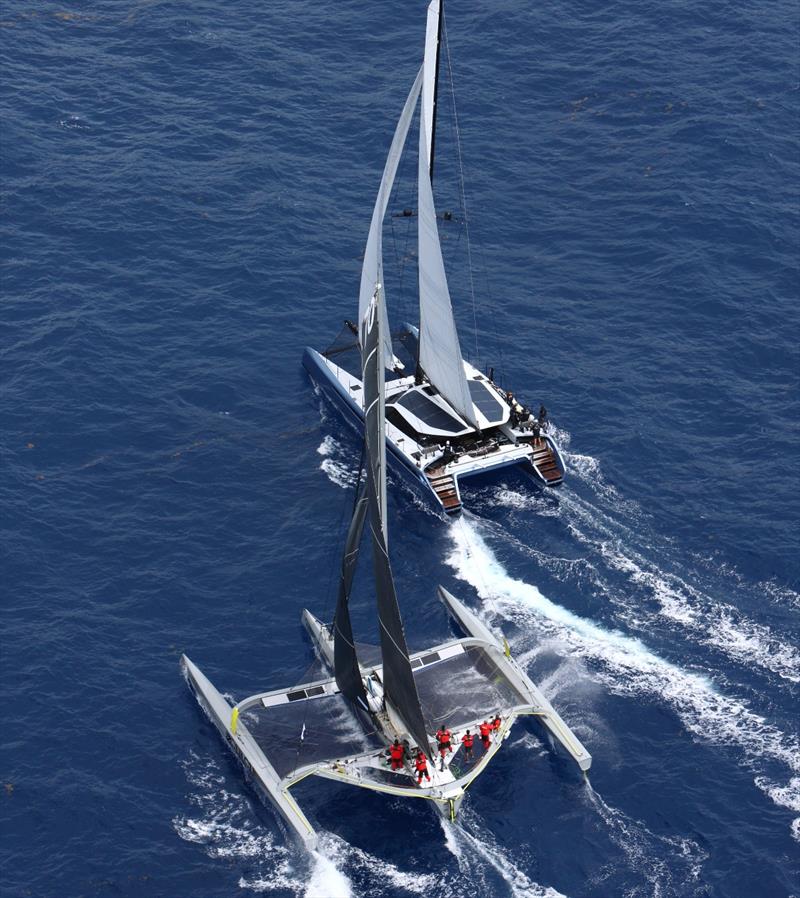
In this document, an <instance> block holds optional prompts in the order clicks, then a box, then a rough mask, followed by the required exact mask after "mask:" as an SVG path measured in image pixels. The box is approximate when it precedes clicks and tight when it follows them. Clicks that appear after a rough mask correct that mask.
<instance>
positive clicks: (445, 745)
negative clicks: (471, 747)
mask: <svg viewBox="0 0 800 898" xmlns="http://www.w3.org/2000/svg"><path fill="white" fill-rule="evenodd" d="M436 739H437V741H438V743H439V754H440V755H441V756H442V770H444V756H445V755H446V754H447V752H449V751H452V750H453V746H452V744H451V743H452V741H453V737H452V735H451V733H450V730H448V729H447V727H446V726H442V727H440V728H439V729H438V730H437V731H436Z"/></svg>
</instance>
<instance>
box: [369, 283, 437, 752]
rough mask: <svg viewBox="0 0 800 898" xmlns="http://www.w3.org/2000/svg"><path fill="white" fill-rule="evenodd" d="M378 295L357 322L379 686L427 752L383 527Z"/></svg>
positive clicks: (383, 440) (379, 292)
mask: <svg viewBox="0 0 800 898" xmlns="http://www.w3.org/2000/svg"><path fill="white" fill-rule="evenodd" d="M381 298H382V288H381V285H380V284H378V286H377V288H376V289H375V292H374V294H373V297H372V300H371V302H370V304H369V306H368V308H367V313H366V315H365V316H364V318H363V319H362V321H361V352H362V360H363V378H364V387H363V389H364V410H365V415H364V439H365V446H366V461H367V480H366V485H367V497H368V504H369V517H370V530H371V535H372V560H373V567H374V571H375V596H376V601H377V606H378V624H379V631H380V642H381V655H382V658H383V688H384V695H385V697H386V700H387V702H388V703H389V704H390V705H391V706H392V708H394V709H395V710H396V711H397V713H398V714H399V716H400V717H401V718H402V720H403V722H404V723H405V725H406V726H407V727H408V730H409V734H410V735H411V737H412V738H413V739H414V741H415V742H416V743H417V745H418V746H419V747H420V748H421V749H422V750H423V751H424V752H425V753H426V754H428V755H430V754H431V751H430V745H429V742H428V734H427V730H426V727H425V720H424V717H423V715H422V707H421V705H420V700H419V694H418V693H417V686H416V683H415V682H414V674H413V671H412V670H411V662H410V661H409V658H408V646H407V644H406V637H405V633H404V631H403V621H402V618H401V617H400V608H399V606H398V604H397V594H396V592H395V587H394V578H393V577H392V569H391V565H390V563H389V553H388V541H387V531H386V436H385V432H384V430H385V427H384V389H383V364H382V362H383V360H382V347H383V339H382V334H381V324H382V319H383V316H382V315H381V312H380V307H381Z"/></svg>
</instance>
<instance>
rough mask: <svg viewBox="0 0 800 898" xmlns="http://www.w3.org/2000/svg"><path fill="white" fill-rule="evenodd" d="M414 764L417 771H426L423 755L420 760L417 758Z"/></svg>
mask: <svg viewBox="0 0 800 898" xmlns="http://www.w3.org/2000/svg"><path fill="white" fill-rule="evenodd" d="M414 763H415V765H416V768H417V770H419V771H420V772H422V771H423V770H427V769H428V761H427V759H426V758H425V755H423V756H422V757H421V758H417V760H416V761H415V762H414Z"/></svg>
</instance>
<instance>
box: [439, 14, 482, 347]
mask: <svg viewBox="0 0 800 898" xmlns="http://www.w3.org/2000/svg"><path fill="white" fill-rule="evenodd" d="M445 24H446V23H445V22H444V21H443V22H442V35H443V36H444V45H445V56H446V58H447V74H448V77H449V79H450V97H451V101H452V105H453V123H454V127H455V132H456V139H455V144H456V157H457V159H458V176H459V181H458V183H459V188H460V193H461V208H462V209H463V212H464V232H465V235H466V238H467V271H468V272H469V289H470V295H471V297H472V329H473V335H474V337H475V360H476V361H477V360H478V316H477V312H476V308H475V306H476V303H475V277H474V274H473V271H472V243H471V240H470V236H469V215H468V213H467V195H466V191H465V190H464V160H463V158H462V155H461V131H460V129H459V127H458V110H457V109H456V89H455V81H454V79H453V60H452V57H451V55H450V42H449V40H448V37H447V29H446V27H445Z"/></svg>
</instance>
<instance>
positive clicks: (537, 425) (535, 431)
mask: <svg viewBox="0 0 800 898" xmlns="http://www.w3.org/2000/svg"><path fill="white" fill-rule="evenodd" d="M541 432H542V425H541V424H540V423H539V422H538V421H534V422H533V445H534V446H538V445H539V443H540V442H541V439H540V437H539V434H540V433H541Z"/></svg>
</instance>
